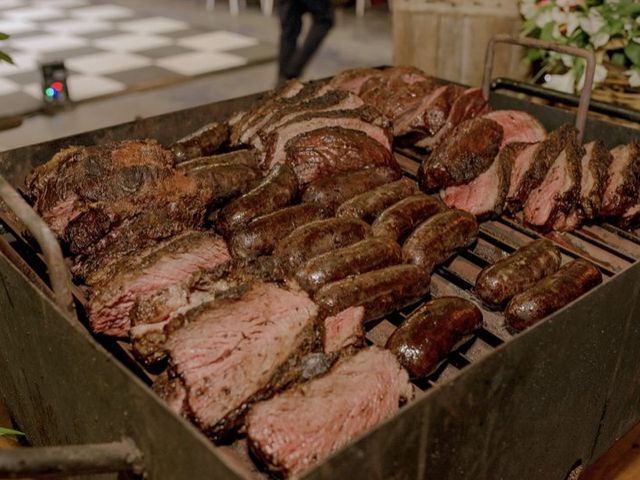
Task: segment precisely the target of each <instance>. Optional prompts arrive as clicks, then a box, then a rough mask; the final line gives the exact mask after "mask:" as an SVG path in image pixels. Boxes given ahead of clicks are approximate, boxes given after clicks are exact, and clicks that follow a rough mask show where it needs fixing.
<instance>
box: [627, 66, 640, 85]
mask: <svg viewBox="0 0 640 480" xmlns="http://www.w3.org/2000/svg"><path fill="white" fill-rule="evenodd" d="M624 73H625V75H627V76H628V77H629V85H630V86H632V87H640V70H638V69H637V68H634V69H633V70H627V71H626V72H624Z"/></svg>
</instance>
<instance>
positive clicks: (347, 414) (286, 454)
mask: <svg viewBox="0 0 640 480" xmlns="http://www.w3.org/2000/svg"><path fill="white" fill-rule="evenodd" d="M412 395H413V393H412V386H411V384H410V383H409V376H408V374H407V372H406V371H405V370H404V369H403V368H402V367H401V366H400V364H399V363H398V361H397V360H396V358H395V357H394V355H393V354H392V353H391V352H389V351H387V350H383V349H381V348H378V347H370V348H368V349H366V350H362V351H360V352H358V353H357V354H356V355H354V356H352V357H350V358H347V359H344V360H341V361H339V362H338V363H337V364H336V365H335V366H334V367H333V368H332V369H331V371H330V372H329V373H328V374H326V375H325V376H323V377H320V378H316V379H314V380H311V381H310V382H307V383H305V384H302V385H300V386H298V387H295V388H292V389H290V390H287V391H285V392H284V393H281V394H279V395H277V396H275V397H274V398H272V399H271V400H268V401H266V402H262V403H258V404H256V405H255V406H254V407H253V408H252V410H251V412H250V413H249V415H248V417H247V434H248V439H249V446H250V448H251V449H252V451H253V452H254V453H255V454H256V456H257V457H258V458H260V459H261V460H262V461H263V462H264V463H266V464H267V466H268V468H269V469H271V470H272V471H275V472H278V473H280V474H282V475H292V474H294V475H295V474H297V473H299V472H302V471H303V470H306V469H308V468H309V467H311V466H312V465H314V464H315V463H316V462H320V461H322V460H323V459H324V458H325V457H327V456H328V455H329V454H331V453H332V452H334V451H335V450H337V449H338V448H340V447H342V446H343V445H345V444H347V443H348V442H349V441H350V440H352V439H353V438H355V437H356V436H358V435H360V434H362V433H364V432H366V431H367V430H369V429H371V428H372V427H374V426H375V425H376V424H378V423H379V422H381V421H382V420H384V419H386V418H389V417H390V416H392V415H393V414H394V413H395V412H396V411H397V410H398V407H399V405H400V404H401V403H402V402H404V401H406V400H409V399H411V398H412Z"/></svg>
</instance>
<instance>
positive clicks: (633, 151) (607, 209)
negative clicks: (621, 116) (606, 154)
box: [600, 142, 640, 216]
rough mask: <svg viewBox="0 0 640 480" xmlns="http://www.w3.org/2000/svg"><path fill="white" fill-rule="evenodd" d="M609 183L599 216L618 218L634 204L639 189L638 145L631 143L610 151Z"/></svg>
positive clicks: (639, 154) (639, 165)
mask: <svg viewBox="0 0 640 480" xmlns="http://www.w3.org/2000/svg"><path fill="white" fill-rule="evenodd" d="M611 155H612V156H613V161H612V162H611V165H610V166H609V181H608V182H607V186H606V188H605V191H604V196H603V199H602V210H601V212H600V213H601V214H602V215H605V216H620V215H622V214H623V213H624V212H625V210H626V209H627V208H629V207H631V206H632V205H633V204H634V203H635V201H634V200H635V197H636V195H637V192H638V188H639V187H640V144H639V143H638V142H631V143H629V144H627V145H619V146H617V147H615V148H614V149H613V150H611Z"/></svg>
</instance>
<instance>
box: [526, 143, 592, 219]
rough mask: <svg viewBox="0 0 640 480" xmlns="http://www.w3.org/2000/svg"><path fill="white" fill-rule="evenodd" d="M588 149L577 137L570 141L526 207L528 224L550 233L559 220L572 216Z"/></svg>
mask: <svg viewBox="0 0 640 480" xmlns="http://www.w3.org/2000/svg"><path fill="white" fill-rule="evenodd" d="M583 156H584V149H583V148H582V147H581V146H580V145H579V144H578V142H577V137H569V138H567V143H565V146H564V149H563V150H562V152H561V153H560V155H558V157H557V158H556V159H555V160H554V162H553V164H552V165H551V167H550V168H549V171H548V172H547V175H546V176H545V178H544V180H543V181H542V183H541V184H540V186H539V187H537V188H535V189H534V190H533V191H532V192H531V194H530V195H529V197H528V198H527V201H526V202H525V204H524V220H525V222H527V223H528V224H530V225H534V226H536V227H540V228H542V229H550V228H551V227H552V226H553V225H554V223H555V222H556V221H558V219H559V217H561V216H562V215H569V214H570V213H571V212H572V210H574V209H575V208H576V207H577V205H578V202H579V200H580V184H581V159H582V157H583Z"/></svg>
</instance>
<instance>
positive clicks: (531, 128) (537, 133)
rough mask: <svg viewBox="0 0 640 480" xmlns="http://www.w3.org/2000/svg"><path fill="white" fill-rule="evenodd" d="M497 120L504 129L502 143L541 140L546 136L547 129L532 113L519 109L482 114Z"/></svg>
mask: <svg viewBox="0 0 640 480" xmlns="http://www.w3.org/2000/svg"><path fill="white" fill-rule="evenodd" d="M484 117H485V118H490V119H491V120H493V121H495V122H498V123H499V124H500V125H501V126H502V129H503V130H504V136H503V137H502V145H503V146H504V145H506V144H507V143H511V142H527V143H532V142H541V141H542V140H544V139H545V138H547V130H546V129H545V128H544V127H543V126H542V124H541V123H540V122H539V121H538V120H537V119H536V118H535V117H533V116H532V115H530V114H528V113H526V112H521V111H519V110H495V111H493V112H489V113H487V114H485V115H484Z"/></svg>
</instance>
